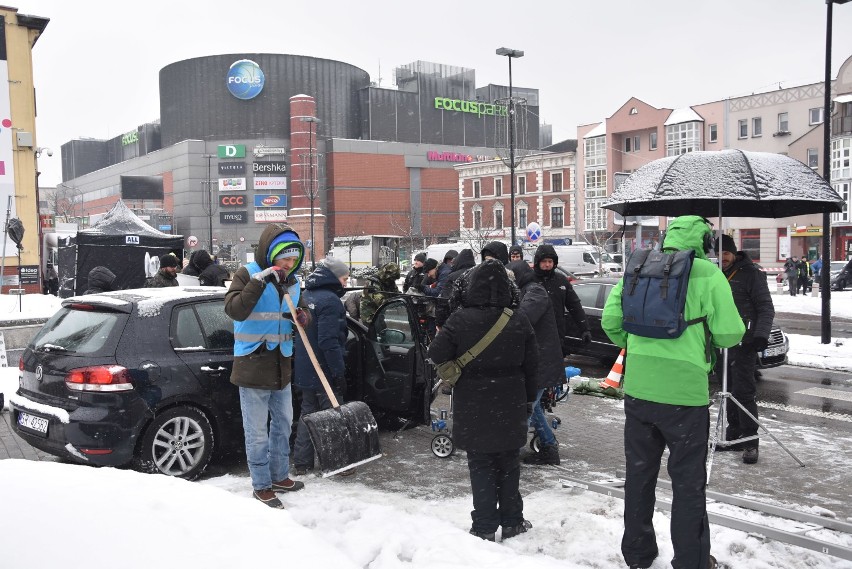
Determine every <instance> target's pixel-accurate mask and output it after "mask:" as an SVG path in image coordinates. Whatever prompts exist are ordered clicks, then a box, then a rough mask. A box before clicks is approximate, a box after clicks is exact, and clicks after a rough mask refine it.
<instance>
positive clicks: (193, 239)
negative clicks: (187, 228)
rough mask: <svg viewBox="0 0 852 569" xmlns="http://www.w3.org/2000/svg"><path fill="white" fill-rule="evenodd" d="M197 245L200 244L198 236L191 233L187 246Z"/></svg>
mask: <svg viewBox="0 0 852 569" xmlns="http://www.w3.org/2000/svg"><path fill="white" fill-rule="evenodd" d="M196 245H198V237H196V236H195V235H190V236H189V237H187V238H186V246H187V247H195V246H196Z"/></svg>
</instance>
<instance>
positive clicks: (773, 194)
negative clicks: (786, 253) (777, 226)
mask: <svg viewBox="0 0 852 569" xmlns="http://www.w3.org/2000/svg"><path fill="white" fill-rule="evenodd" d="M602 207H603V208H604V209H610V210H612V211H614V212H616V213H619V214H621V215H625V216H626V215H660V216H670V217H675V216H678V215H690V214H691V215H703V216H704V217H717V216H719V215H720V213H721V214H722V215H724V216H725V217H771V218H777V217H790V216H794V215H804V214H809V213H825V212H839V211H842V207H843V199H842V198H841V197H840V196H839V195H838V194H837V192H836V191H834V189H833V188H832V187H831V186H830V185H829V184H828V182H826V181H825V180H824V179H822V178H821V177H820V175H819V174H817V173H816V172H814V171H813V170H812V169H810V168H808V167H807V166H805V165H804V164H802V163H801V162H799V161H798V160H796V159H794V158H790V157H789V156H784V155H782V154H773V153H770V152H745V151H742V150H721V151H718V152H687V153H686V154H681V155H680V156H671V157H668V158H660V159H659V160H654V161H653V162H650V163H648V164H646V165H645V166H642V167H641V168H639V169H638V170H636V171H635V172H634V173H633V174H631V175H630V176H629V177H628V178H627V180H625V181H624V183H623V184H622V185H621V186H620V187H618V188H617V189H616V190H615V191H614V192H613V193H612V196H611V197H610V199H609V200H608V201H607V202H606V203H605V204H604V205H603V206H602Z"/></svg>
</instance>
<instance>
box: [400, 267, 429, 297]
mask: <svg viewBox="0 0 852 569" xmlns="http://www.w3.org/2000/svg"><path fill="white" fill-rule="evenodd" d="M423 276H424V275H423V267H420V268H419V269H418V268H416V267H415V268H413V269H411V270H410V271H408V274H407V275H405V281H403V284H402V292H408V289H409V288H411V287H417V286H418V285H420V283H421V282H422V281H423Z"/></svg>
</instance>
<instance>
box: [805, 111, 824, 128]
mask: <svg viewBox="0 0 852 569" xmlns="http://www.w3.org/2000/svg"><path fill="white" fill-rule="evenodd" d="M824 110H825V109H823V108H822V107H817V108H815V109H808V124H819V123H821V122H822V117H823V111H824Z"/></svg>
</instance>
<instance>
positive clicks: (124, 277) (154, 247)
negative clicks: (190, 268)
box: [59, 200, 183, 298]
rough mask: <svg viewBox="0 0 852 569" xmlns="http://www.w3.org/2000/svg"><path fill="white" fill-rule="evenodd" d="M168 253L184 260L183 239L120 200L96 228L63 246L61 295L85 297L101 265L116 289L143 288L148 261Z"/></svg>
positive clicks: (148, 268) (60, 255)
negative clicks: (91, 276)
mask: <svg viewBox="0 0 852 569" xmlns="http://www.w3.org/2000/svg"><path fill="white" fill-rule="evenodd" d="M167 253H175V254H176V255H177V256H178V258H179V259H180V258H181V257H182V253H183V236H182V235H169V234H168V233H163V232H161V231H157V230H156V229H154V228H153V227H151V226H150V225H148V224H147V223H145V222H144V221H142V220H141V219H139V217H138V216H137V215H136V214H134V213H133V212H132V211H130V209H128V207H127V206H126V205H125V204H124V202H123V201H121V200H119V201H118V202H117V203H116V204H115V206H114V207H113V208H112V209H111V210H110V211H109V212H108V213H107V214H106V215H105V216H104V217H103V218H101V220H100V221H98V222H97V223H96V224H95V225H93V226H92V227H90V228H88V229H84V230H82V231H78V232H77V235H76V236H75V237H70V238H68V239H66V240H65V241H64V242H63V243H60V247H59V280H60V292H59V295H60V296H61V297H63V298H67V297H69V296H73V295H75V294H83V293H84V292H85V291H86V289H87V288H88V274H89V271H91V270H92V269H93V268H95V267H97V266H98V265H102V266H104V267H106V268H108V269H109V270H110V271H112V272H113V273H115V276H116V279H115V285H116V288H120V289H128V288H139V287H142V286H143V285H144V284H145V278H146V276H147V275H148V273H149V272H150V271H151V269H152V267H151V266H150V263H149V260H150V261H153V260H154V259H157V258H158V257H159V256H161V255H165V254H167ZM153 263H154V264H156V261H153Z"/></svg>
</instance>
